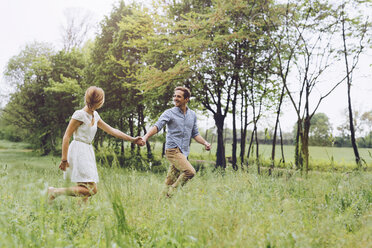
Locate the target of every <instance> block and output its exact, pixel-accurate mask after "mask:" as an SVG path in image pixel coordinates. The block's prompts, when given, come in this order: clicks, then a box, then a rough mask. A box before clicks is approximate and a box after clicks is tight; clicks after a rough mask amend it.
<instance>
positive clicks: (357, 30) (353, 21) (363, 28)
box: [338, 0, 371, 168]
mask: <svg viewBox="0 0 372 248" xmlns="http://www.w3.org/2000/svg"><path fill="white" fill-rule="evenodd" d="M368 2H369V3H370V1H367V3H368ZM355 3H359V1H353V0H351V1H343V3H342V4H341V6H340V8H339V9H340V12H339V13H338V14H339V15H340V21H341V33H342V43H343V49H342V50H341V52H342V53H343V55H344V61H345V72H346V84H347V99H348V111H349V127H350V139H351V145H352V147H353V151H354V155H355V162H356V164H357V166H358V168H361V166H362V165H361V158H360V155H359V151H358V146H357V144H356V139H355V128H354V121H353V110H352V105H351V84H352V78H353V77H352V76H353V74H352V73H353V71H354V69H355V67H356V65H357V64H358V61H359V56H360V54H361V53H362V52H363V50H364V48H365V46H367V45H368V43H370V39H368V40H366V34H367V30H368V29H369V28H371V23H370V22H369V21H367V20H362V17H363V15H361V14H360V13H359V15H358V16H357V17H355V18H353V17H351V14H349V13H346V9H350V7H351V6H352V5H353V4H355ZM357 10H358V9H357ZM359 10H360V9H359ZM350 37H351V38H354V43H351V42H350V43H351V44H350V43H348V42H347V41H348V40H349V39H350ZM355 40H356V41H355Z"/></svg>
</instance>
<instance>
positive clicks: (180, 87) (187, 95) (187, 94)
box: [174, 86, 191, 99]
mask: <svg viewBox="0 0 372 248" xmlns="http://www.w3.org/2000/svg"><path fill="white" fill-rule="evenodd" d="M176 90H181V91H183V97H184V98H185V99H187V98H190V97H191V92H190V90H189V89H188V88H186V87H182V86H178V87H176V88H175V89H174V91H176Z"/></svg>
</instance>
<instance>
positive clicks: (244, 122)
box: [240, 91, 248, 170]
mask: <svg viewBox="0 0 372 248" xmlns="http://www.w3.org/2000/svg"><path fill="white" fill-rule="evenodd" d="M243 92H244V91H243ZM243 92H242V101H244V102H243V103H242V105H241V110H240V113H241V118H240V119H241V127H240V129H241V131H240V167H241V169H242V170H243V169H244V155H245V144H246V139H247V126H248V116H247V115H248V113H247V112H248V110H247V109H248V108H247V106H246V102H247V101H246V98H245V99H244V100H243V94H244V93H243ZM243 108H244V116H243Z"/></svg>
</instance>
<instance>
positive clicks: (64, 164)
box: [59, 160, 70, 171]
mask: <svg viewBox="0 0 372 248" xmlns="http://www.w3.org/2000/svg"><path fill="white" fill-rule="evenodd" d="M68 167H70V165H69V164H68V162H67V160H62V161H61V163H60V164H59V168H60V169H61V170H63V171H66V169H67V168H68Z"/></svg>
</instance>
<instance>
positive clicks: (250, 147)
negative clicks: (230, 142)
mask: <svg viewBox="0 0 372 248" xmlns="http://www.w3.org/2000/svg"><path fill="white" fill-rule="evenodd" d="M254 132H255V130H254V129H253V131H252V134H251V138H250V139H249V146H248V154H247V159H249V157H250V155H251V149H252V144H253V139H254Z"/></svg>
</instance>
